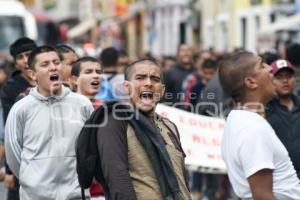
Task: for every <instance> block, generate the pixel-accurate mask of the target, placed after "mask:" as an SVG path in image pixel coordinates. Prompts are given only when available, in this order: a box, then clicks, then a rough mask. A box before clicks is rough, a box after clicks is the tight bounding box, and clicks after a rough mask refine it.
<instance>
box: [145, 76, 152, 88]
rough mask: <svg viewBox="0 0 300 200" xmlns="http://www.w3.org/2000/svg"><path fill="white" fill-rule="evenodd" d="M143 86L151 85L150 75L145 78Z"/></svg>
mask: <svg viewBox="0 0 300 200" xmlns="http://www.w3.org/2000/svg"><path fill="white" fill-rule="evenodd" d="M144 83H145V86H151V85H152V81H151V79H150V77H147V78H146V79H145V82H144Z"/></svg>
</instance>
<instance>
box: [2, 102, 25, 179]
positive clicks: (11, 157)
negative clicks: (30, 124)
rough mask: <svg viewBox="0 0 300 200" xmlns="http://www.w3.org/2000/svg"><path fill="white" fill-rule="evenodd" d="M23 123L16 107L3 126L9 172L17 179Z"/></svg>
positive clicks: (19, 110)
mask: <svg viewBox="0 0 300 200" xmlns="http://www.w3.org/2000/svg"><path fill="white" fill-rule="evenodd" d="M23 123H24V120H23V119H22V113H21V109H20V108H19V107H18V106H17V105H15V106H13V108H12V109H11V111H10V112H9V114H8V117H7V121H6V125H5V155H6V161H7V163H8V166H9V167H10V170H11V171H12V172H13V174H14V175H16V176H17V177H19V169H20V163H21V152H22V147H23V140H22V138H23Z"/></svg>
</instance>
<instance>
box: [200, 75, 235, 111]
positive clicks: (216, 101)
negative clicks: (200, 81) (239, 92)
mask: <svg viewBox="0 0 300 200" xmlns="http://www.w3.org/2000/svg"><path fill="white" fill-rule="evenodd" d="M197 103H198V104H199V105H198V110H196V113H198V114H200V115H206V116H211V117H226V116H227V115H228V114H229V112H230V111H231V109H232V108H233V101H232V98H231V97H230V96H229V95H227V94H226V93H225V92H224V90H223V88H222V86H221V84H220V80H219V74H218V73H216V74H215V75H214V76H213V78H212V79H211V80H210V81H209V82H208V84H207V85H206V86H205V88H204V90H203V91H202V93H201V95H199V98H198V102H197Z"/></svg>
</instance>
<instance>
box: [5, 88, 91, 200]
mask: <svg viewBox="0 0 300 200" xmlns="http://www.w3.org/2000/svg"><path fill="white" fill-rule="evenodd" d="M92 111H93V107H92V104H91V102H90V101H89V99H88V98H86V97H84V96H82V95H80V94H76V93H73V92H71V91H70V90H69V89H68V88H66V87H63V88H62V94H61V95H60V96H50V97H44V96H42V95H41V94H40V93H39V92H38V91H37V88H33V89H31V91H30V93H29V95H28V96H26V97H24V98H23V99H21V100H20V101H18V102H17V103H16V104H15V105H14V106H13V107H12V109H11V111H10V113H9V115H8V118H7V122H6V126H5V139H6V140H5V148H6V158H7V162H8V165H9V166H10V168H11V170H12V171H13V173H14V174H15V175H16V176H17V177H18V178H19V179H20V199H22V200H40V199H47V200H48V199H53V200H69V199H80V197H81V196H80V195H81V193H80V187H79V183H78V180H77V173H76V157H75V141H76V138H77V136H78V134H79V132H80V130H81V128H82V126H83V124H84V122H85V121H86V120H87V118H88V117H89V116H90V114H91V113H92Z"/></svg>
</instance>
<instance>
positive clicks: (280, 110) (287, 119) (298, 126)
mask: <svg viewBox="0 0 300 200" xmlns="http://www.w3.org/2000/svg"><path fill="white" fill-rule="evenodd" d="M292 99H293V101H294V108H293V109H292V111H289V110H288V109H287V108H286V107H285V106H283V105H281V104H280V103H279V99H278V98H274V99H273V100H272V101H270V102H269V104H268V105H267V109H266V119H267V120H268V122H269V123H270V125H271V126H272V128H273V129H274V131H275V133H276V135H277V136H278V138H279V139H280V140H281V142H282V143H283V145H284V146H285V148H286V149H287V151H288V153H289V155H290V157H291V160H292V163H293V165H294V167H295V170H296V172H297V176H298V178H300V99H299V98H298V97H296V96H295V95H293V96H292Z"/></svg>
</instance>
